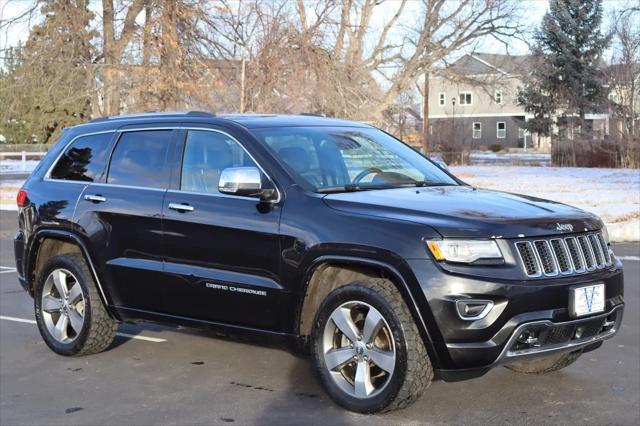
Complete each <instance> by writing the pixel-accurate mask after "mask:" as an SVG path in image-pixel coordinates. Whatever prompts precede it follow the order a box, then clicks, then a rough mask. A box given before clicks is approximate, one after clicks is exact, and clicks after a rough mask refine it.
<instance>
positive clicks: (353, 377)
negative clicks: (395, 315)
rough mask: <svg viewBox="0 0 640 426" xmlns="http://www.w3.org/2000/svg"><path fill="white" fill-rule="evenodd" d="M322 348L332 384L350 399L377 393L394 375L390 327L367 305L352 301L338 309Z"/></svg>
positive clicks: (332, 314) (364, 397) (362, 397)
mask: <svg viewBox="0 0 640 426" xmlns="http://www.w3.org/2000/svg"><path fill="white" fill-rule="evenodd" d="M322 349H323V354H324V363H325V366H326V368H327V369H328V370H329V372H330V374H331V377H332V378H333V381H334V382H335V383H336V385H338V387H339V388H340V389H342V390H343V391H344V392H345V393H347V394H348V395H350V396H352V397H355V398H359V399H366V398H371V397H373V396H375V395H377V394H379V393H380V392H381V391H382V390H383V389H384V388H385V387H386V386H387V385H388V384H389V382H390V380H391V377H392V376H393V371H394V369H395V365H396V347H395V342H394V340H393V335H392V334H391V328H390V327H389V324H388V323H387V321H386V320H385V319H384V317H383V316H382V314H381V313H380V311H378V310H377V309H376V308H374V307H373V306H371V305H369V304H368V303H365V302H359V301H351V302H346V303H343V304H342V305H340V306H339V307H337V308H336V309H335V310H334V311H333V312H332V313H331V315H330V316H329V319H328V320H327V323H326V324H325V328H324V332H323V341H322Z"/></svg>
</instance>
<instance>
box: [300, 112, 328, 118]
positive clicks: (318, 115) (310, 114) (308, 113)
mask: <svg viewBox="0 0 640 426" xmlns="http://www.w3.org/2000/svg"><path fill="white" fill-rule="evenodd" d="M300 115H306V116H308V117H326V116H327V115H326V114H323V113H321V112H301V113H300Z"/></svg>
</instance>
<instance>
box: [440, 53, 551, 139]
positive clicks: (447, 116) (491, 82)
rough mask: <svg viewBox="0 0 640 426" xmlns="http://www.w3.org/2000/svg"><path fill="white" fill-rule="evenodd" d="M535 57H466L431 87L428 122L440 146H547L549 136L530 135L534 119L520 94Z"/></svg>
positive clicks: (483, 55) (471, 55)
mask: <svg viewBox="0 0 640 426" xmlns="http://www.w3.org/2000/svg"><path fill="white" fill-rule="evenodd" d="M531 63H532V57H531V56H509V55H494V54H485V53H477V54H467V55H464V56H463V57H461V58H460V59H458V60H457V61H456V62H455V63H454V64H453V65H452V66H451V67H450V68H449V69H448V73H447V75H446V76H434V77H432V78H431V79H430V84H429V123H430V129H429V131H430V134H431V140H432V141H433V142H435V143H436V144H447V143H449V144H451V143H450V141H456V142H455V143H457V144H458V145H459V146H460V147H461V148H463V147H464V148H470V149H486V148H488V147H491V146H492V145H500V146H501V147H503V148H527V149H537V150H545V149H548V148H549V143H548V140H546V139H547V138H537V137H535V135H534V137H532V135H531V134H529V133H528V132H526V131H525V129H524V123H525V121H526V120H528V119H529V118H530V116H529V115H528V114H527V113H525V111H524V108H523V107H521V106H519V105H518V101H517V96H518V91H519V89H520V88H522V87H523V86H524V79H526V76H527V74H528V72H529V69H530V67H531Z"/></svg>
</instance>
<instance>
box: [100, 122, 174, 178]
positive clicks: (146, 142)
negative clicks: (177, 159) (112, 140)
mask: <svg viewBox="0 0 640 426" xmlns="http://www.w3.org/2000/svg"><path fill="white" fill-rule="evenodd" d="M172 135H173V131H171V130H150V131H140V132H125V133H123V134H122V136H120V140H119V141H118V145H116V149H115V150H114V151H113V155H112V156H111V164H110V165H109V176H108V177H107V183H112V184H116V185H131V186H144V187H150V188H166V187H168V185H169V170H168V167H167V163H166V158H167V151H168V149H169V145H170V144H171V137H172Z"/></svg>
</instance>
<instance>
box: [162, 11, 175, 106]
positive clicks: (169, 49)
mask: <svg viewBox="0 0 640 426" xmlns="http://www.w3.org/2000/svg"><path fill="white" fill-rule="evenodd" d="M161 43H162V50H161V54H160V75H161V81H162V83H161V85H160V105H161V107H162V110H163V111H168V110H175V109H176V107H177V104H178V101H177V99H178V94H177V87H176V77H177V76H176V73H177V71H178V70H177V66H176V56H177V55H176V54H177V50H178V40H177V35H176V3H175V1H174V0H164V2H163V7H162V41H161Z"/></svg>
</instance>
